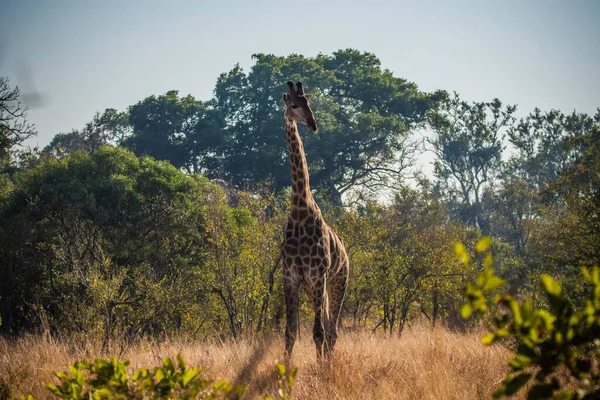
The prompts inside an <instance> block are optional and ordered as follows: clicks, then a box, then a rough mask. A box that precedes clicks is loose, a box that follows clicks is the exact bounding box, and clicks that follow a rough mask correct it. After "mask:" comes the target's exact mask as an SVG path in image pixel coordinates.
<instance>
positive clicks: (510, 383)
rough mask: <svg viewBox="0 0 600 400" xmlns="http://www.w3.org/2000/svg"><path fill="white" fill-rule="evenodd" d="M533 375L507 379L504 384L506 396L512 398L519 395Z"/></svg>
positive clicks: (521, 375)
mask: <svg viewBox="0 0 600 400" xmlns="http://www.w3.org/2000/svg"><path fill="white" fill-rule="evenodd" d="M529 378H531V374H520V375H516V376H511V377H509V378H506V379H505V380H504V381H503V382H502V383H503V384H504V395H505V396H512V395H513V394H515V393H517V392H518V391H519V390H520V389H521V388H522V387H523V386H524V385H525V384H526V383H527V382H529Z"/></svg>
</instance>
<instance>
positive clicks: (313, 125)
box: [283, 81, 318, 132]
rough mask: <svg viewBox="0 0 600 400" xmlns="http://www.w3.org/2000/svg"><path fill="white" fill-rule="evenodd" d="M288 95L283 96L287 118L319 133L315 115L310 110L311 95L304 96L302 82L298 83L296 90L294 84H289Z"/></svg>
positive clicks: (284, 111)
mask: <svg viewBox="0 0 600 400" xmlns="http://www.w3.org/2000/svg"><path fill="white" fill-rule="evenodd" d="M287 85H288V88H289V90H288V93H284V94H283V113H284V115H285V117H286V118H288V119H291V120H293V121H297V122H300V123H301V124H304V125H306V126H308V129H310V130H311V131H314V132H316V131H317V129H318V128H317V121H316V120H315V115H314V114H313V112H312V109H311V108H310V104H309V101H310V98H311V97H312V96H311V95H310V94H304V88H303V87H302V82H298V83H296V88H295V87H294V83H293V82H291V81H290V82H288V83H287Z"/></svg>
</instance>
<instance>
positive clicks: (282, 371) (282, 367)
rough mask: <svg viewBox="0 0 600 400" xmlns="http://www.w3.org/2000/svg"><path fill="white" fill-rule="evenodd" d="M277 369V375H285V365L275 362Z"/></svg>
mask: <svg viewBox="0 0 600 400" xmlns="http://www.w3.org/2000/svg"><path fill="white" fill-rule="evenodd" d="M277 370H278V371H279V375H281V376H285V365H283V364H281V363H277Z"/></svg>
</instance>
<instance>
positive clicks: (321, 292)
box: [310, 280, 325, 359]
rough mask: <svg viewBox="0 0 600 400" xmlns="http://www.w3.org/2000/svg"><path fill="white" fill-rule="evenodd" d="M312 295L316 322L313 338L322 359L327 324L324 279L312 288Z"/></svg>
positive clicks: (318, 354)
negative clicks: (325, 319)
mask: <svg viewBox="0 0 600 400" xmlns="http://www.w3.org/2000/svg"><path fill="white" fill-rule="evenodd" d="M310 297H311V300H312V303H313V309H314V310H315V324H314V326H313V340H314V341H315V346H316V347H317V358H318V359H321V358H323V355H324V345H325V324H324V322H325V321H324V317H325V315H324V312H325V310H324V305H325V287H324V281H323V280H318V281H317V282H315V283H314V284H313V287H312V288H310Z"/></svg>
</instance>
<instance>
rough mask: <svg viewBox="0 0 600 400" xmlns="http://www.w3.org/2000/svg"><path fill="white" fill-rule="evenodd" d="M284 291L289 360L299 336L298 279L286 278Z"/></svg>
mask: <svg viewBox="0 0 600 400" xmlns="http://www.w3.org/2000/svg"><path fill="white" fill-rule="evenodd" d="M283 290H284V294H285V357H286V358H289V357H291V355H292V350H293V348H294V344H295V343H296V335H297V334H298V317H299V311H300V310H299V293H298V291H299V290H300V284H299V282H298V279H293V278H292V277H291V276H289V277H288V276H286V277H285V282H284V284H283Z"/></svg>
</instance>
